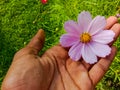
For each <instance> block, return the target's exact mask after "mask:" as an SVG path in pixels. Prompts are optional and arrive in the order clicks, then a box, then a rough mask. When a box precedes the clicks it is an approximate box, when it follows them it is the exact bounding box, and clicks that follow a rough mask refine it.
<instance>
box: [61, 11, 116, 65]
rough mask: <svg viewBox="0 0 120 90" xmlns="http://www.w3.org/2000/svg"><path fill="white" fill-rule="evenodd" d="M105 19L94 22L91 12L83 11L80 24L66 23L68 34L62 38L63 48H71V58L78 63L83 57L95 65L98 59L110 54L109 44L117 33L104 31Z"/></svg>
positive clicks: (79, 20) (98, 17) (79, 18)
mask: <svg viewBox="0 0 120 90" xmlns="http://www.w3.org/2000/svg"><path fill="white" fill-rule="evenodd" d="M105 25H106V20H105V17H103V16H97V17H95V18H94V19H93V20H92V17H91V15H90V13H89V12H87V11H83V12H81V13H80V14H79V15H78V23H76V22H74V21H72V20H70V21H67V22H65V24H64V28H65V30H66V31H67V34H64V35H62V36H61V38H60V43H61V45H62V46H63V47H70V49H69V52H68V54H69V56H70V58H71V59H72V60H74V61H78V60H80V58H81V57H82V58H83V59H84V60H85V62H86V63H90V64H94V63H95V62H97V56H98V57H106V56H107V55H109V54H110V52H111V48H110V47H109V45H108V44H109V43H110V42H111V41H113V38H114V35H115V33H114V32H113V31H112V30H104V28H105Z"/></svg>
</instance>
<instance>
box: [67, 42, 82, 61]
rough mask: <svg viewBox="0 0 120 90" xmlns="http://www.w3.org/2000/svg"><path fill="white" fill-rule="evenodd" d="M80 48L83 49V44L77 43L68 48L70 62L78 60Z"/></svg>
mask: <svg viewBox="0 0 120 90" xmlns="http://www.w3.org/2000/svg"><path fill="white" fill-rule="evenodd" d="M82 47H83V44H82V43H80V42H78V43H76V44H75V45H73V46H72V47H71V48H70V50H69V52H68V54H69V56H70V58H71V59H72V60H74V61H78V60H80V58H81V49H82Z"/></svg>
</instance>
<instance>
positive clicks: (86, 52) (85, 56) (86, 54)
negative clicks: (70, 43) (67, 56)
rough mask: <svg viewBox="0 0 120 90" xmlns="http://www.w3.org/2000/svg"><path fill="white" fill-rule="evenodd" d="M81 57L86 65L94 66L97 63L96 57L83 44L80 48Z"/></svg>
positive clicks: (87, 46)
mask: <svg viewBox="0 0 120 90" xmlns="http://www.w3.org/2000/svg"><path fill="white" fill-rule="evenodd" d="M82 57H83V59H84V61H85V62H86V63H89V64H94V63H95V62H97V56H96V55H95V54H94V52H93V51H92V50H91V48H90V47H89V45H87V44H85V45H84V46H83V48H82Z"/></svg>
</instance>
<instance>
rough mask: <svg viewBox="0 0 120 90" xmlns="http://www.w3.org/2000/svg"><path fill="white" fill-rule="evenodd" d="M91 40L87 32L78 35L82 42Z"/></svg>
mask: <svg viewBox="0 0 120 90" xmlns="http://www.w3.org/2000/svg"><path fill="white" fill-rule="evenodd" d="M90 40H91V35H90V34H89V33H82V34H81V35H80V41H81V42H82V43H88V42H90Z"/></svg>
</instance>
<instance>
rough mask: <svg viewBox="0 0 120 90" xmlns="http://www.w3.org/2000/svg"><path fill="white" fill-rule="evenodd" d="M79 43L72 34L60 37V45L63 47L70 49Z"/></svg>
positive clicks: (77, 38)
mask: <svg viewBox="0 0 120 90" xmlns="http://www.w3.org/2000/svg"><path fill="white" fill-rule="evenodd" d="M76 42H79V37H78V36H75V35H72V34H64V35H62V36H61V37H60V43H61V45H62V46H63V47H70V46H72V45H74V44H75V43H76Z"/></svg>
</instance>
